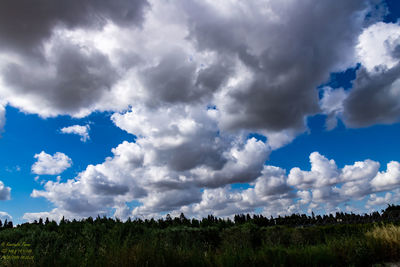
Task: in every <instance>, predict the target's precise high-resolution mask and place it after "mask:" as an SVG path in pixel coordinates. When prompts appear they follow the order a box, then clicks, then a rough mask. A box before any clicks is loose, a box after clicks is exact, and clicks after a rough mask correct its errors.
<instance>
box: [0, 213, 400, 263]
mask: <svg viewBox="0 0 400 267" xmlns="http://www.w3.org/2000/svg"><path fill="white" fill-rule="evenodd" d="M399 219H400V218H399V206H389V207H388V208H387V209H386V210H385V211H383V212H382V213H378V212H376V213H373V214H370V215H354V214H343V213H337V214H336V215H335V216H333V215H330V216H327V215H325V216H317V217H315V216H312V217H311V216H306V215H292V216H286V217H278V218H266V217H263V216H259V215H253V216H250V215H237V216H235V218H234V220H223V219H219V218H216V217H214V216H208V217H207V218H203V219H202V220H196V219H187V218H185V216H184V215H183V214H181V216H180V217H176V218H171V217H170V216H167V218H165V219H160V220H153V219H151V220H144V221H143V220H133V221H132V220H128V221H126V222H121V221H119V220H113V219H110V218H100V217H97V218H96V219H92V218H88V219H85V220H81V221H75V220H73V221H68V220H62V221H61V222H60V223H59V224H57V223H56V222H54V221H49V220H45V221H43V220H40V221H37V222H34V223H25V224H22V225H18V226H17V227H12V225H11V223H9V222H7V223H4V225H3V226H2V228H1V230H0V245H1V251H0V253H1V259H0V264H1V266H372V265H377V264H381V263H384V262H396V261H399V260H400V226H399V225H400V222H399ZM377 266H379V265H377Z"/></svg>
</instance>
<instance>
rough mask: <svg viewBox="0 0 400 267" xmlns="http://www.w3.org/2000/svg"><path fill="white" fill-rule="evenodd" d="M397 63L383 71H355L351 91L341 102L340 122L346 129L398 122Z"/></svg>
mask: <svg viewBox="0 0 400 267" xmlns="http://www.w3.org/2000/svg"><path fill="white" fill-rule="evenodd" d="M399 99H400V64H398V65H397V66H395V67H393V68H391V69H389V70H384V71H382V72H381V71H378V72H376V73H370V72H368V71H367V70H366V69H365V68H360V69H359V70H358V71H357V78H356V80H355V81H354V85H353V89H352V91H350V94H349V96H348V97H347V99H346V100H345V102H344V119H345V122H346V125H348V126H350V127H365V126H370V125H373V124H377V123H384V124H389V123H394V122H397V121H399V120H400V101H399Z"/></svg>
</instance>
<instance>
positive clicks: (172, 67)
mask: <svg viewBox="0 0 400 267" xmlns="http://www.w3.org/2000/svg"><path fill="white" fill-rule="evenodd" d="M230 63H231V60H229V59H227V58H226V59H221V60H219V61H218V62H216V63H215V64H211V65H210V66H207V67H204V68H202V69H200V70H199V71H197V68H198V63H196V62H194V61H193V59H192V58H191V57H190V56H189V55H186V54H185V53H184V52H182V51H180V50H179V51H178V50H174V51H171V52H170V53H168V54H167V55H165V56H164V57H163V58H162V59H161V60H160V62H159V63H158V64H157V65H156V66H154V67H150V68H147V69H145V70H144V71H143V72H142V73H141V80H142V81H143V84H144V85H145V86H146V89H147V94H148V98H147V104H148V105H149V106H153V107H154V106H159V105H162V104H165V103H169V104H177V103H190V102H199V101H201V100H203V98H204V97H206V96H211V95H212V93H214V92H215V91H216V90H218V89H219V88H220V86H222V85H223V84H224V82H226V80H227V78H228V77H229V75H230V74H231V73H232V71H233V67H232V65H230Z"/></svg>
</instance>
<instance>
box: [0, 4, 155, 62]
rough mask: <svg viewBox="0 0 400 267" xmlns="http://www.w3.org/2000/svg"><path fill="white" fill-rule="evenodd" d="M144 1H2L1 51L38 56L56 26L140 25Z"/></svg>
mask: <svg viewBox="0 0 400 267" xmlns="http://www.w3.org/2000/svg"><path fill="white" fill-rule="evenodd" d="M147 6H148V3H147V1H146V0H134V1H127V0H116V1H108V0H83V1H78V0H69V1H52V0H37V1H30V0H21V1H13V0H4V1H1V3H0V42H1V48H2V49H10V50H14V51H17V52H19V53H21V52H22V53H24V54H31V55H32V54H38V53H39V52H40V48H41V47H40V45H41V44H42V41H43V40H44V39H47V38H49V37H50V36H51V34H52V30H53V29H54V27H56V26H64V27H67V28H69V29H71V28H77V27H96V28H101V27H102V26H104V24H105V23H106V21H107V20H112V21H113V22H114V23H116V24H118V25H120V26H128V25H140V24H141V22H142V20H143V16H144V8H145V7H147Z"/></svg>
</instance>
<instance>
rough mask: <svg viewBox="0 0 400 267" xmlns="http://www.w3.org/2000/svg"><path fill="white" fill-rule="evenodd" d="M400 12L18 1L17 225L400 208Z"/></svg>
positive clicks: (13, 79)
mask: <svg viewBox="0 0 400 267" xmlns="http://www.w3.org/2000/svg"><path fill="white" fill-rule="evenodd" d="M399 18H400V4H399V3H398V1H396V0H386V1H385V0H353V1H347V0H335V1H330V0H327V1H319V0H304V1H296V0H285V1H280V0H279V1H278V0H249V1H239V0H221V1H209V0H202V1H197V0H189V1H188V0H135V1H131V0H129V1H128V0H116V1H98V0H96V1H95V0H87V1H84V2H82V1H77V0H71V1H63V2H61V1H52V0H40V1H29V0H22V1H12V0H5V1H1V3H0V132H1V137H0V151H1V153H0V219H2V220H5V219H8V220H12V221H13V222H14V223H23V222H26V221H33V220H35V219H38V218H40V217H42V218H46V217H48V218H50V219H54V220H56V221H58V220H60V219H61V218H62V217H65V218H67V219H74V218H75V219H80V218H85V217H88V216H92V217H96V216H97V215H100V216H109V217H117V218H120V219H122V220H126V219H127V218H129V217H131V218H142V219H143V218H151V217H154V218H158V217H160V216H165V215H166V214H167V213H169V214H171V215H172V216H176V215H179V214H180V213H181V212H183V213H184V214H185V215H186V216H187V217H196V218H201V217H203V216H207V215H209V214H213V215H215V216H220V217H230V216H232V215H234V214H238V213H261V214H263V215H266V216H271V215H272V216H278V215H285V214H292V213H306V214H311V212H314V213H315V214H325V213H335V212H354V213H369V212H372V211H376V210H378V211H379V210H381V209H384V208H385V207H386V206H387V204H399V203H400V155H399V151H400V139H399V138H398V136H399V134H400V123H399V122H400V20H399Z"/></svg>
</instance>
